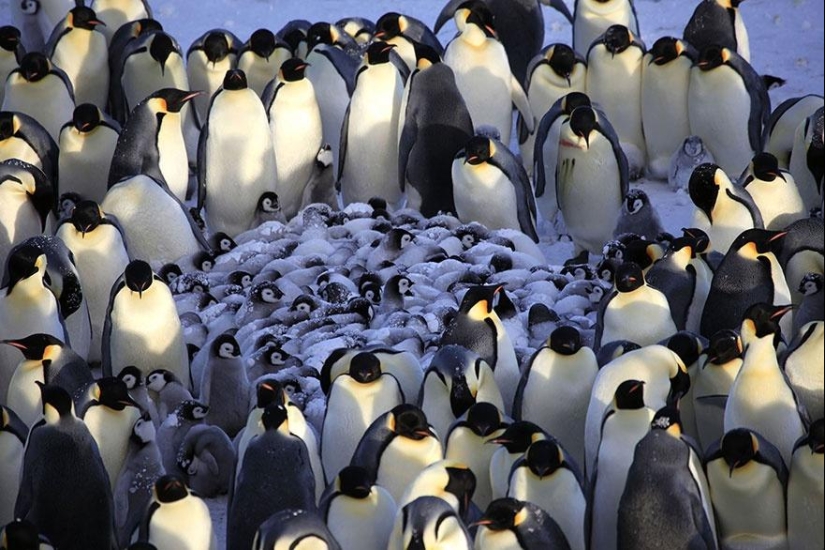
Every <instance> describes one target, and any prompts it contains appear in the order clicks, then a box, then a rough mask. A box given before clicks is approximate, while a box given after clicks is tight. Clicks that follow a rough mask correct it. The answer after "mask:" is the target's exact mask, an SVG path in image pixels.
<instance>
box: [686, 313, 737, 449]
mask: <svg viewBox="0 0 825 550" xmlns="http://www.w3.org/2000/svg"><path fill="white" fill-rule="evenodd" d="M744 351H745V350H744V347H743V345H742V338H741V337H740V336H739V333H738V332H737V331H735V330H732V329H725V330H720V331H719V332H717V333H716V334H714V335H713V337H711V339H710V343H709V345H708V348H707V350H705V354H704V355H705V356H706V359H705V364H704V365H702V368H701V370H700V371H699V373H698V376H697V377H696V380H695V384H694V387H693V391H692V393H693V411H694V414H695V415H696V427H697V431H698V435H699V444H700V445H701V446H702V447H703V448H705V449H707V448H708V447H709V446H710V444H711V443H713V442H714V441H716V440H717V439H719V438H721V437H722V436H723V435H724V433H725V406H726V404H727V402H728V394H729V393H730V388H731V386H732V385H733V381H734V380H735V379H736V375H737V374H738V373H739V369H740V368H742V355H743V353H744Z"/></svg>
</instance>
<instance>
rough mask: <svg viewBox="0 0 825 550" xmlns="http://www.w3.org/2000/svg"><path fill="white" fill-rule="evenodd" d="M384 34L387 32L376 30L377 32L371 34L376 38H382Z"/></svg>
mask: <svg viewBox="0 0 825 550" xmlns="http://www.w3.org/2000/svg"><path fill="white" fill-rule="evenodd" d="M385 36H387V33H386V32H385V31H378V32H377V33H375V34H374V35H372V37H373V38H377V39H378V40H384V37H385Z"/></svg>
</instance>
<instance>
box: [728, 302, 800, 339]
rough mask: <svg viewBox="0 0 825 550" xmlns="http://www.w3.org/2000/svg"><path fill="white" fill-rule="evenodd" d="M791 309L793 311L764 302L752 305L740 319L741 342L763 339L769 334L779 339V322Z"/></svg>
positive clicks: (788, 307) (786, 307) (791, 307)
mask: <svg viewBox="0 0 825 550" xmlns="http://www.w3.org/2000/svg"><path fill="white" fill-rule="evenodd" d="M791 309H793V306H791V305H783V306H775V305H772V304H766V303H764V302H760V303H758V304H753V305H752V306H750V307H749V308H748V309H747V310H745V315H744V316H743V318H742V327H741V329H740V331H739V332H740V333H741V334H742V340H744V341H749V339H750V337H752V336H756V338H764V337H765V336H769V335H771V334H774V335H776V337H777V338H780V337H781V330H780V328H779V320H780V319H781V318H782V316H783V315H785V314H786V313H788V312H789V311H790V310H791Z"/></svg>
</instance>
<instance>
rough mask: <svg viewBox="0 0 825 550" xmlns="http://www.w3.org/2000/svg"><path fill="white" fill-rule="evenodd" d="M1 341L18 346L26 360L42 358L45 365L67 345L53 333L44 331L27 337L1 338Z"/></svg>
mask: <svg viewBox="0 0 825 550" xmlns="http://www.w3.org/2000/svg"><path fill="white" fill-rule="evenodd" d="M0 343H3V344H8V345H9V346H12V347H14V348H17V349H18V350H20V353H22V354H23V357H25V358H26V360H28V361H40V360H42V361H43V363H44V365H47V364H49V363H51V362H52V360H53V359H54V357H55V356H56V355H57V354H58V353H60V349H61V348H63V346H64V345H65V344H64V343H63V342H62V341H61V340H60V339H58V338H56V337H54V336H52V335H51V334H43V333H38V334H30V335H29V336H26V337H25V338H17V339H14V340H0Z"/></svg>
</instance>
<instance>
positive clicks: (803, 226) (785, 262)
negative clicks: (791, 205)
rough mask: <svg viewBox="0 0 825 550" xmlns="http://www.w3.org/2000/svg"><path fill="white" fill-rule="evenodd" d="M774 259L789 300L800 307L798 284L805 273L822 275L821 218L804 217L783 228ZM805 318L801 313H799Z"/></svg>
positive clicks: (824, 251)
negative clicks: (782, 235) (784, 232)
mask: <svg viewBox="0 0 825 550" xmlns="http://www.w3.org/2000/svg"><path fill="white" fill-rule="evenodd" d="M785 231H787V232H788V234H787V235H785V236H784V237H783V238H782V243H781V247H780V249H779V251H778V254H777V258H779V263H780V265H781V266H782V270H783V271H784V273H785V280H786V281H787V282H788V287H790V289H791V299H792V301H793V303H794V304H796V305H800V304H801V303H802V298H803V296H804V293H803V292H802V291H801V290H802V288H803V287H802V281H803V279H804V278H805V275H807V274H808V273H825V244H823V245H820V244H819V243H820V241H822V240H823V239H822V236H823V233H825V224H823V221H822V219H821V218H816V217H812V218H805V219H802V220H798V221H795V222H794V223H792V224H791V225H789V226H788V227H786V228H785ZM800 313H802V314H803V318H804V317H805V315H807V314H805V313H804V312H800Z"/></svg>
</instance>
